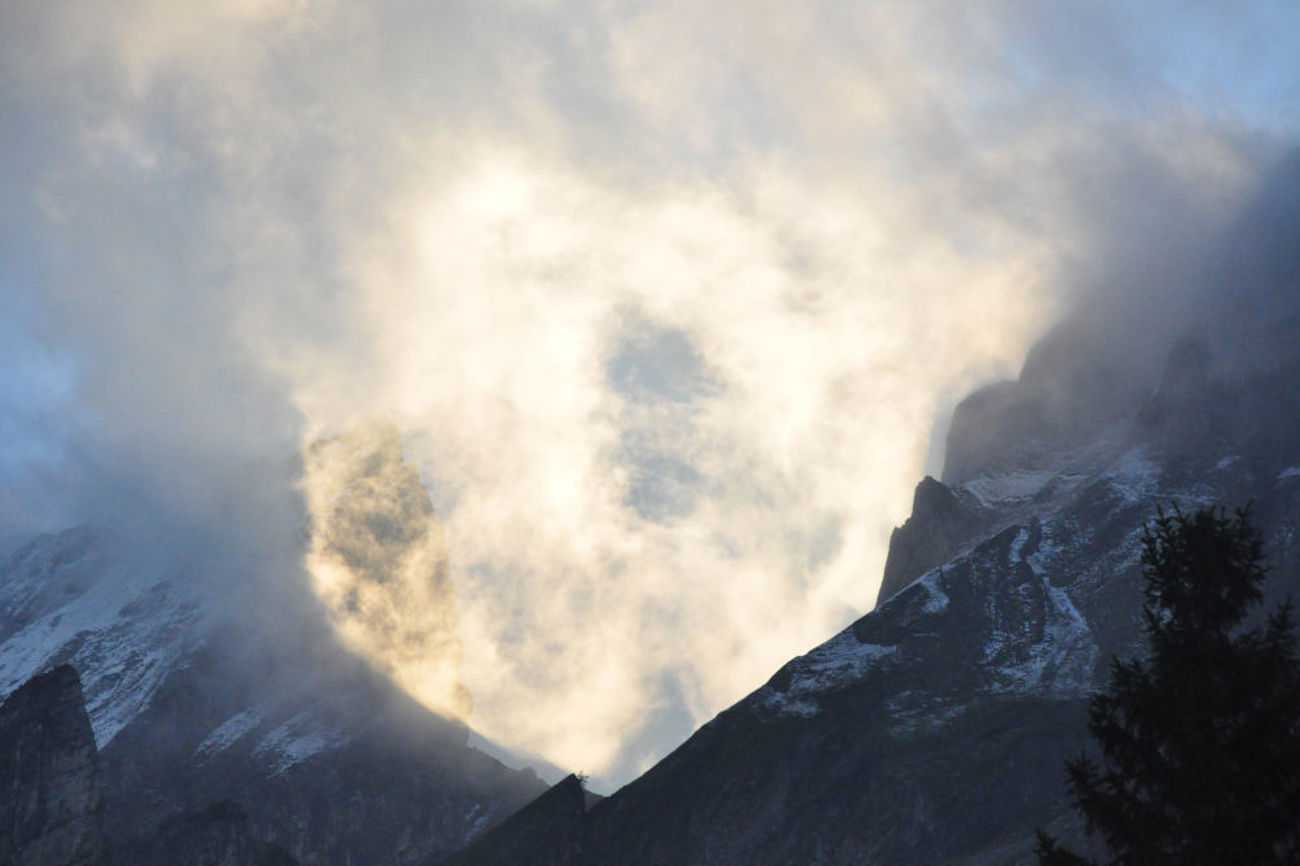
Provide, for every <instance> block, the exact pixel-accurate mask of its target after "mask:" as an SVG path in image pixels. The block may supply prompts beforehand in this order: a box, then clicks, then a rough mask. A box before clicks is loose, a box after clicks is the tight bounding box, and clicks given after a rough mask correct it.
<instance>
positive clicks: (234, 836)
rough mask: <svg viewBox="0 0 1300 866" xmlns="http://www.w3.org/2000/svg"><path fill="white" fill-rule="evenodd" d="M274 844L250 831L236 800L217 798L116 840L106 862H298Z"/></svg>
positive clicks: (164, 865)
mask: <svg viewBox="0 0 1300 866" xmlns="http://www.w3.org/2000/svg"><path fill="white" fill-rule="evenodd" d="M297 864H298V861H297V860H295V859H293V857H291V856H290V855H289V852H288V851H286V850H284V848H281V847H280V846H278V845H272V844H270V843H268V842H263V841H261V840H259V839H256V838H254V837H253V830H252V822H251V821H250V820H249V818H248V813H246V812H245V811H244V810H243V809H241V808H240V807H239V806H237V805H235V804H234V803H230V802H221V803H215V804H213V805H212V806H209V807H208V808H206V809H202V810H199V811H196V812H187V813H185V814H182V815H177V816H174V817H172V818H169V819H167V820H166V821H164V822H163V823H162V825H161V826H159V827H157V828H156V829H154V830H153V831H152V832H150V833H147V834H145V835H144V836H140V837H137V838H135V839H131V840H128V841H126V842H124V843H122V844H120V845H119V846H117V847H116V848H115V849H114V851H113V852H112V855H111V856H110V857H109V859H108V860H107V861H106V863H105V866H297Z"/></svg>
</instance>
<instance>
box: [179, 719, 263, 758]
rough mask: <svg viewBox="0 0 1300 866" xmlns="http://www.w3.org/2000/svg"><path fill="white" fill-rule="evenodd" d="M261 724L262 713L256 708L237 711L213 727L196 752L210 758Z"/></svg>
mask: <svg viewBox="0 0 1300 866" xmlns="http://www.w3.org/2000/svg"><path fill="white" fill-rule="evenodd" d="M260 724H262V714H261V713H260V712H259V711H257V710H256V709H250V710H244V711H243V712H242V713H236V714H235V715H233V716H231V717H230V718H228V719H226V720H225V721H224V722H222V723H221V724H220V725H217V726H216V727H215V728H213V729H212V732H211V733H209V734H208V735H207V737H205V738H204V740H203V742H201V743H199V747H198V748H197V749H195V750H194V754H195V755H198V756H199V757H200V758H205V759H206V758H210V757H212V756H213V755H216V754H217V753H219V752H223V751H225V750H226V749H228V748H230V747H231V746H233V745H234V744H235V743H237V742H239V741H240V740H241V739H243V738H244V737H245V736H246V735H247V734H248V732H249V731H251V730H253V728H256V727H257V726H258V725H260Z"/></svg>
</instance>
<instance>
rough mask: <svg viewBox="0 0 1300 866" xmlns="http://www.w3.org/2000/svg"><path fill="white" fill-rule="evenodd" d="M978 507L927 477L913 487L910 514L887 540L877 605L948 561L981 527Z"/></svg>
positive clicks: (981, 520) (982, 525) (981, 518)
mask: <svg viewBox="0 0 1300 866" xmlns="http://www.w3.org/2000/svg"><path fill="white" fill-rule="evenodd" d="M984 523H985V521H984V518H983V516H982V515H981V514H980V512H979V509H978V506H977V505H975V504H973V503H971V502H969V501H963V500H962V498H961V497H959V496H958V495H957V493H955V492H954V491H953V489H952V488H950V487H948V486H947V485H946V484H942V483H940V482H938V481H935V480H934V479H933V478H931V477H930V476H928V475H927V476H926V477H925V478H924V479H922V481H921V483H920V484H918V485H916V493H915V494H914V495H913V497H912V514H911V516H910V517H908V518H907V521H906V522H905V523H904V524H903V525H902V526H900V527H898V528H897V529H895V530H894V531H893V534H891V535H890V537H889V556H888V557H887V558H886V559H885V576H884V578H883V579H882V580H881V582H880V593H879V595H878V596H877V601H876V603H877V604H880V603H882V602H884V601H887V600H888V599H890V598H892V597H893V595H894V593H896V592H898V591H899V590H900V589H902V588H903V587H905V586H907V585H908V584H909V583H911V582H912V581H914V580H916V579H917V578H918V577H920V576H921V575H923V574H925V573H926V572H927V571H929V570H930V569H932V568H934V567H935V566H937V565H941V564H942V563H944V562H947V561H948V560H949V559H951V558H952V557H953V556H954V555H955V554H956V553H957V552H958V551H959V550H961V549H962V548H963V547H964V546H966V545H968V544H969V543H970V541H971V539H972V538H974V537H975V535H976V533H978V532H979V530H980V529H982V528H983V527H984Z"/></svg>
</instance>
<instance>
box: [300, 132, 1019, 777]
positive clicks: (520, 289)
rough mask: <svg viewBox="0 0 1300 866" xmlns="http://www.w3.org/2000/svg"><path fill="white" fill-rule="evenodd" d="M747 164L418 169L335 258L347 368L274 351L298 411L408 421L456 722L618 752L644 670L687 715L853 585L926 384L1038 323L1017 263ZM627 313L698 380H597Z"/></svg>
mask: <svg viewBox="0 0 1300 866" xmlns="http://www.w3.org/2000/svg"><path fill="white" fill-rule="evenodd" d="M749 172H750V174H749V175H748V176H747V177H745V179H744V181H745V182H743V183H732V184H717V183H708V182H698V181H697V182H692V183H684V184H676V185H674V184H665V185H663V186H661V187H660V188H658V189H656V190H654V191H653V192H648V191H647V190H644V189H639V190H635V191H629V190H626V189H623V188H620V187H619V186H618V185H617V184H615V183H611V182H609V181H607V180H603V179H601V178H600V177H598V176H592V175H590V174H588V173H584V172H583V171H582V170H580V169H579V168H577V167H575V166H573V165H569V164H565V163H557V162H554V161H546V160H541V159H538V158H536V157H530V156H528V155H527V154H525V153H522V152H517V151H501V152H498V153H495V154H493V155H492V156H490V157H485V158H484V159H483V161H482V163H481V164H478V165H474V166H472V167H469V168H468V169H467V170H463V171H460V172H457V173H456V174H455V175H454V176H451V177H442V178H434V179H433V180H432V182H431V184H430V185H429V186H428V187H427V188H426V189H424V190H421V191H417V192H415V193H413V194H412V195H411V196H410V197H409V200H407V201H399V202H398V203H396V204H395V206H394V209H393V211H392V214H391V217H390V219H389V221H388V222H386V224H385V226H384V228H383V231H382V232H381V234H382V237H379V238H376V239H374V242H373V243H363V244H361V245H359V247H358V248H359V249H360V250H362V251H364V252H363V253H361V254H360V255H358V256H357V257H356V259H355V260H353V261H352V262H351V264H350V267H351V268H352V269H353V272H354V273H355V280H356V284H357V286H358V288H359V290H360V291H359V296H358V302H357V304H358V306H357V309H358V310H359V311H362V318H361V319H360V320H359V321H358V322H357V323H356V324H357V327H359V328H361V329H363V330H364V331H365V332H366V333H368V334H370V335H371V337H370V338H369V340H368V341H367V342H368V345H369V346H370V347H371V351H372V352H373V357H372V359H371V365H370V366H369V367H368V368H367V369H366V370H365V371H364V372H358V371H357V370H356V369H355V368H354V367H353V366H352V365H351V364H346V365H338V364H335V365H329V364H328V362H326V364H325V366H322V360H321V359H320V358H318V357H313V358H312V360H311V361H310V362H305V363H304V366H303V368H302V369H301V370H299V371H297V372H296V373H295V374H293V375H294V378H295V380H296V381H297V383H298V384H297V394H298V399H299V403H300V406H302V408H303V409H304V411H305V414H306V416H307V417H308V418H309V419H310V420H311V421H312V422H313V426H314V428H316V429H320V430H340V429H346V428H347V427H348V426H349V425H350V424H351V423H353V422H354V418H355V417H356V415H357V413H358V412H364V413H367V414H368V413H374V412H382V413H387V414H389V415H391V416H392V417H395V418H397V419H399V423H400V424H401V425H402V426H403V428H404V429H406V430H407V431H408V448H409V450H410V453H411V457H412V459H414V460H415V461H416V462H417V463H418V465H419V466H420V469H421V471H422V473H423V475H424V477H425V480H426V482H427V483H429V484H430V486H431V488H432V489H433V491H434V496H435V499H438V498H440V497H441V498H442V501H443V502H446V503H447V507H446V508H445V510H444V512H443V513H442V515H441V516H442V517H443V519H444V520H445V521H446V524H447V533H448V539H449V545H450V549H451V561H452V570H453V574H454V575H455V582H456V584H457V587H458V590H459V593H460V603H461V620H462V624H463V625H462V628H463V634H464V636H465V647H466V652H465V656H464V668H463V671H464V681H465V683H466V685H467V687H468V688H469V690H470V692H471V693H473V695H474V697H475V713H474V716H473V719H472V722H473V724H474V725H475V727H476V728H477V729H478V730H480V731H481V732H482V733H484V734H485V735H487V736H489V737H493V738H496V739H498V740H500V741H502V742H504V743H507V744H510V745H513V746H516V747H520V748H523V749H525V750H527V751H530V752H535V753H537V754H540V755H543V756H545V757H546V758H548V759H550V760H551V761H554V762H556V763H558V764H561V765H563V766H570V767H581V768H586V769H588V770H590V771H592V772H595V773H598V774H599V773H602V772H606V771H608V770H610V769H611V767H612V766H613V765H614V763H615V762H616V761H618V760H624V761H627V760H629V759H630V760H634V761H637V762H640V761H642V760H644V756H642V755H635V756H622V755H620V750H621V748H622V747H623V744H624V740H625V739H626V737H627V735H628V732H630V731H636V730H637V729H638V728H639V727H640V726H641V725H642V724H643V723H644V719H645V714H646V711H647V707H650V706H652V705H653V704H654V703H655V702H656V700H658V699H659V698H660V695H659V690H660V689H661V688H662V684H661V680H662V676H663V673H664V672H665V671H670V672H672V676H673V677H674V678H675V679H676V681H677V683H676V685H677V688H679V689H680V691H681V694H682V695H683V699H684V700H685V701H686V702H687V704H688V706H689V709H690V712H691V714H692V718H693V719H694V721H695V722H696V723H699V722H702V721H704V720H706V719H707V718H708V717H709V716H710V715H712V714H713V713H716V712H717V711H719V710H720V709H722V708H723V707H724V706H726V705H727V704H728V703H730V702H731V701H734V700H735V699H737V698H739V697H740V696H742V695H743V694H744V693H745V692H747V691H748V690H750V689H752V688H754V687H755V686H756V685H758V684H759V683H761V682H762V680H763V679H765V678H766V677H767V676H768V675H770V673H771V672H772V671H773V670H775V668H776V667H778V666H779V665H780V664H781V663H782V662H783V661H784V660H785V659H787V658H789V657H790V656H791V655H794V654H796V653H798V652H801V651H803V650H805V649H807V648H808V647H809V646H810V645H812V644H813V643H815V642H817V641H818V640H820V639H822V638H824V637H825V636H826V635H827V634H829V633H831V631H832V630H833V629H835V628H837V627H839V626H842V625H843V624H844V622H845V621H846V620H847V619H848V618H849V617H850V616H852V615H853V614H854V613H860V612H861V611H863V610H865V609H867V608H869V607H870V606H871V604H872V602H873V600H874V597H875V591H876V587H877V584H878V581H879V574H880V569H881V566H882V564H883V557H884V551H885V549H884V544H885V541H886V538H887V532H888V529H889V527H890V526H891V525H892V524H893V523H895V522H898V521H900V520H901V519H902V517H903V516H905V515H904V509H905V508H906V505H907V502H908V501H909V498H910V491H911V487H912V485H913V484H914V483H915V480H916V478H917V477H918V475H919V472H920V469H921V461H922V459H923V456H924V453H925V446H926V442H925V438H924V435H925V431H927V430H928V429H929V424H930V419H931V418H932V417H933V416H934V414H935V412H936V411H938V409H939V405H938V402H937V397H936V395H937V394H938V392H939V389H940V386H941V385H944V384H947V383H951V382H953V381H962V380H965V381H967V382H973V381H976V380H977V379H978V378H981V377H984V376H987V375H989V374H990V373H991V372H993V371H995V370H1000V371H1002V372H1004V373H1005V372H1009V371H1010V370H1011V369H1012V365H1013V364H1014V363H1015V361H1016V359H1017V357H1018V355H1019V353H1020V352H1021V351H1022V350H1023V346H1024V342H1025V340H1026V339H1027V335H1028V334H1029V333H1031V332H1032V331H1033V330H1034V329H1035V328H1037V327H1039V326H1040V325H1041V324H1042V320H1043V316H1044V313H1045V310H1044V307H1043V306H1042V304H1041V303H1040V302H1039V301H1038V300H1037V296H1036V295H1035V290H1036V288H1037V287H1036V286H1035V285H1034V283H1033V282H1032V280H1031V279H1030V276H1031V275H1032V274H1033V272H1034V270H1033V269H1034V267H1035V262H1034V261H1033V259H1032V257H1028V256H1026V257H1024V258H1023V260H1021V261H1020V262H1016V261H1015V260H1011V259H1006V260H1000V261H997V262H991V261H988V262H984V263H980V262H976V261H971V260H970V259H968V258H966V257H963V256H961V255H960V254H959V253H957V252H955V251H953V250H952V249H951V248H950V247H949V246H948V245H946V243H945V241H944V239H943V238H941V237H906V236H898V235H895V234H893V233H891V232H890V230H889V228H888V226H887V225H884V224H882V223H881V221H880V219H879V216H878V212H877V209H876V208H875V207H873V206H872V204H871V201H870V200H869V199H868V200H861V199H858V198H857V197H856V196H854V195H849V194H843V193H839V192H837V191H836V190H834V189H817V188H810V187H809V186H808V185H807V184H806V183H801V182H800V180H799V179H798V178H794V177H790V176H789V175H786V174H783V173H782V169H781V168H780V167H774V166H769V165H761V164H756V165H754V166H751V167H750V168H749ZM918 255H921V256H923V257H924V258H925V259H926V261H927V263H926V264H924V265H918V264H916V263H915V262H914V261H913V260H914V259H915V258H916V257H917V256H918ZM991 299H996V302H995V303H990V300H991ZM629 328H630V329H631V330H630V331H629ZM645 328H666V329H669V331H668V333H672V334H678V335H680V336H679V337H678V338H677V340H678V342H677V343H676V344H673V345H680V346H681V347H684V348H679V349H678V350H677V351H679V352H680V351H694V352H696V353H698V355H699V359H700V362H701V363H702V364H703V369H704V370H705V371H707V373H704V372H700V373H697V374H691V375H707V378H708V382H707V386H705V385H701V386H700V387H698V388H693V386H690V383H689V382H688V383H687V384H686V385H682V386H681V387H682V388H683V389H684V390H683V392H682V394H680V395H674V394H669V393H661V394H655V393H653V392H650V393H649V394H648V396H647V395H646V394H640V395H636V394H633V393H631V392H627V391H626V388H628V387H631V386H630V385H627V384H626V383H624V385H623V387H624V390H620V388H619V383H618V382H617V381H612V380H611V379H610V377H609V368H608V364H609V359H610V358H611V356H612V355H614V354H615V353H617V352H618V351H619V346H620V345H622V344H623V343H624V342H626V341H627V340H628V339H635V338H636V337H637V334H638V331H639V330H644V329H645ZM671 360H672V359H671V358H660V359H658V360H657V361H656V363H658V364H660V365H663V364H667V363H669V362H670V361H671ZM335 377H341V378H342V379H344V380H348V379H352V378H357V377H359V378H360V379H361V380H362V381H363V382H364V387H363V388H361V389H358V392H357V393H358V395H359V394H360V393H361V392H364V394H365V396H364V397H359V401H358V402H348V403H345V404H340V403H339V402H338V401H337V400H335V399H334V395H335V394H337V393H338V390H339V388H338V386H337V385H336V383H335V382H334V381H332V379H334V378H335ZM637 400H639V401H640V402H639V403H637V402H635V401H637ZM674 400H675V401H677V402H676V403H675V404H674V402H673V401H674ZM647 419H650V420H649V421H648V422H647ZM673 419H675V420H673ZM670 422H671V423H670ZM646 423H648V424H649V427H645V426H644V424H646ZM638 425H641V426H638ZM657 431H662V435H658V433H657ZM632 434H636V435H637V436H640V437H641V439H636V440H635V442H636V444H637V445H638V447H642V448H645V449H649V450H648V451H646V452H645V453H640V452H637V451H636V449H635V448H633V450H631V451H629V447H631V446H630V445H629V441H632V440H628V438H627V437H628V436H629V435H632ZM647 437H648V438H647ZM642 440H644V441H642ZM638 459H645V460H648V461H649V462H648V463H647V464H646V465H643V466H638V465H636V461H637V460H638ZM629 460H632V461H633V462H632V463H631V464H629V462H628V461H629ZM674 467H680V471H681V478H682V479H683V480H682V481H681V483H680V485H679V486H680V490H679V492H680V493H681V494H682V495H683V496H685V497H686V499H687V500H688V504H687V506H685V507H678V508H677V510H676V511H675V512H674V513H672V514H670V515H669V516H666V517H664V518H663V519H655V518H654V515H653V514H651V515H649V516H647V514H646V512H644V511H642V510H640V509H638V503H637V501H636V498H635V496H636V495H637V494H635V493H634V492H633V488H632V487H631V486H630V485H631V481H630V479H631V478H632V477H633V476H634V475H635V474H636V473H637V472H643V473H644V472H651V473H653V472H662V471H666V468H674ZM384 662H385V664H393V661H392V660H391V659H387V658H386V659H384ZM399 680H400V676H399ZM681 733H684V732H676V735H678V736H680V734H681Z"/></svg>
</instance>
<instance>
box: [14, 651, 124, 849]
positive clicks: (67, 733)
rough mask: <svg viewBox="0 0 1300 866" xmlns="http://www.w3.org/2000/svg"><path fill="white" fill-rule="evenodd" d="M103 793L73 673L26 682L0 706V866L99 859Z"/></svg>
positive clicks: (59, 671) (60, 671) (63, 669)
mask: <svg viewBox="0 0 1300 866" xmlns="http://www.w3.org/2000/svg"><path fill="white" fill-rule="evenodd" d="M103 820H104V793H103V786H102V782H101V778H100V767H99V759H98V755H97V753H96V751H95V736H94V733H93V732H92V731H91V727H90V719H89V717H88V716H87V715H86V707H85V703H84V701H83V698H82V693H81V681H80V679H79V678H78V677H77V672H76V671H75V670H73V669H72V667H70V666H68V665H62V666H60V667H56V668H54V669H53V670H51V671H49V672H48V673H44V674H41V675H39V676H36V677H34V678H33V679H31V680H29V681H28V682H27V683H26V684H25V685H23V686H21V687H20V688H19V689H17V690H16V691H15V692H14V693H13V694H11V695H9V697H8V698H7V699H6V700H5V702H4V704H3V706H0V863H4V864H15V866H17V864H22V866H72V864H83V863H84V864H93V863H97V861H98V858H100V857H101V856H102V855H103V853H104V827H103Z"/></svg>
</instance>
